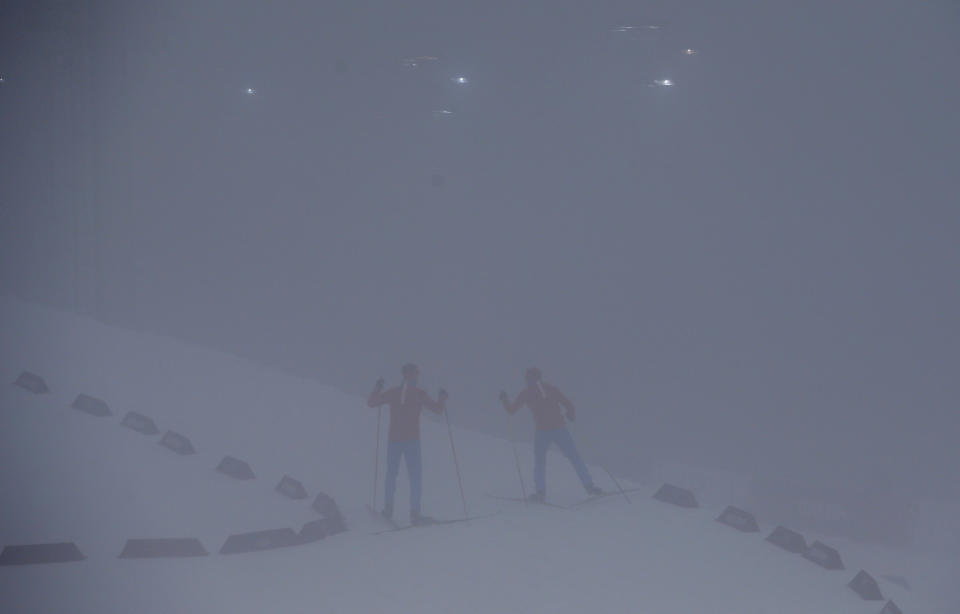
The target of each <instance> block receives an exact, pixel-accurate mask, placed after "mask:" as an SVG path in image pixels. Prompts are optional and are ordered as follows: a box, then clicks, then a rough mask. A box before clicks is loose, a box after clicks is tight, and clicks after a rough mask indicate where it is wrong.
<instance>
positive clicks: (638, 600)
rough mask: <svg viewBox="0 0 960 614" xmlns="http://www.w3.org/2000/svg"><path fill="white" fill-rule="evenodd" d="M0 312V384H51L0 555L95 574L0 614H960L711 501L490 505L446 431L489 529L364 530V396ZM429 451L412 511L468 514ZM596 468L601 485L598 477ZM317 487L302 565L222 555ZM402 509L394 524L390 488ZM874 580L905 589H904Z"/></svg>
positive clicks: (441, 454)
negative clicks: (804, 550) (322, 519)
mask: <svg viewBox="0 0 960 614" xmlns="http://www.w3.org/2000/svg"><path fill="white" fill-rule="evenodd" d="M0 314H2V320H0V324H2V325H0V347H2V348H3V351H2V356H0V380H2V381H4V382H12V381H14V380H15V379H16V377H17V376H18V375H19V373H20V372H21V371H23V370H30V371H34V372H36V373H38V374H40V375H42V376H43V377H45V378H46V380H47V384H48V385H49V386H50V388H51V392H50V393H48V394H45V395H33V394H31V393H29V392H27V391H25V390H22V389H20V388H18V387H16V386H12V385H9V384H5V385H4V386H3V387H2V388H0V391H2V392H0V479H2V488H0V509H2V522H0V545H9V544H21V543H35V542H47V541H75V542H76V543H77V544H78V546H79V547H80V549H81V550H82V551H83V552H84V554H86V555H87V557H88V559H87V560H85V561H82V562H77V563H65V564H58V565H38V566H26V567H0V611H2V612H44V613H46V612H49V613H58V612H64V613H66V612H70V613H76V614H81V613H86V612H89V613H95V612H96V613H104V612H118V613H120V612H123V613H143V614H149V613H158V614H159V613H165V614H166V613H171V612H206V613H213V612H230V613H244V612H251V613H252V612H257V613H263V612H282V613H288V612H289V613H300V612H304V613H305V612H310V613H317V612H321V613H343V612H365V613H366V612H371V613H373V612H391V613H397V612H418V613H434V612H524V613H534V612H544V613H547V612H549V613H554V614H562V613H566V612H576V613H578V614H581V613H583V612H588V611H601V612H606V611H611V612H613V611H616V612H650V613H657V614H669V613H685V614H686V613H693V612H723V613H726V612H729V613H731V614H732V613H753V614H792V613H797V614H799V613H803V614H814V613H816V614H821V613H825V612H831V613H851V614H854V613H856V614H861V613H862V614H867V613H876V612H879V610H880V608H881V605H882V604H878V603H876V602H873V603H870V602H864V601H861V600H860V599H859V598H858V597H857V596H856V595H855V594H854V593H853V592H852V591H850V590H849V589H847V588H846V586H845V585H846V583H847V582H848V581H849V580H850V579H851V578H852V577H853V576H854V575H855V574H856V572H857V571H858V570H859V569H860V568H861V567H863V568H865V569H867V570H868V571H870V572H871V573H873V575H874V576H875V577H877V578H878V581H879V582H880V586H881V589H882V590H883V592H884V594H885V596H887V597H889V598H893V599H894V600H895V601H896V602H897V603H898V604H899V605H900V607H901V608H902V609H903V610H904V612H906V613H907V614H913V613H918V612H923V613H934V612H944V613H946V612H948V611H950V610H949V608H950V607H951V606H953V605H956V604H955V603H950V601H949V599H948V597H947V596H946V594H945V593H943V592H938V591H937V590H934V589H935V588H937V585H936V583H935V582H933V581H929V582H926V583H925V578H926V577H928V576H929V577H934V576H936V577H938V578H943V577H945V575H944V574H946V576H949V575H950V573H952V572H950V571H949V570H946V571H944V569H943V562H942V561H939V560H935V559H931V558H918V557H916V556H913V555H910V556H908V555H907V554H906V553H897V552H891V551H889V550H882V549H878V548H865V547H862V546H855V545H853V544H847V543H837V542H836V541H835V540H834V541H833V542H831V541H830V540H826V541H828V543H833V544H834V545H836V546H837V547H838V548H839V549H840V551H841V554H842V556H843V558H844V562H845V563H846V565H847V570H846V571H837V572H831V571H826V570H823V569H821V568H819V567H816V566H815V565H813V564H811V563H810V562H808V561H806V560H804V559H802V558H800V557H799V556H796V555H790V554H788V553H785V552H783V551H780V550H779V549H777V548H774V547H772V546H770V545H769V544H767V543H765V542H764V540H763V537H764V536H765V535H766V534H767V533H769V531H770V529H771V528H772V526H770V524H767V523H764V522H763V519H762V518H761V519H759V520H760V523H761V533H760V534H742V533H739V532H737V531H734V530H732V529H730V528H728V527H726V526H723V525H720V524H719V523H716V522H713V518H715V517H716V516H717V514H718V513H719V511H720V509H722V506H721V507H717V508H714V507H706V508H703V509H698V510H685V509H680V508H676V507H673V506H669V505H665V504H663V503H660V502H657V501H654V500H652V499H651V498H650V495H652V493H653V492H654V490H655V488H656V486H657V485H656V484H645V485H640V486H643V487H645V489H646V490H642V491H640V492H637V493H634V494H633V504H631V505H628V504H626V502H625V501H623V500H622V499H620V498H618V497H610V498H607V499H604V500H602V501H598V502H594V503H592V504H590V505H587V506H583V507H581V508H578V509H576V510H563V509H555V508H544V507H531V508H527V507H525V506H524V505H522V504H519V503H511V502H504V501H498V500H494V499H491V498H489V497H486V496H484V493H486V492H496V493H500V494H504V495H517V494H519V484H518V481H517V473H516V468H515V465H514V457H513V451H512V449H511V447H510V443H509V442H507V441H504V440H501V439H497V438H493V437H491V436H488V435H483V434H480V433H475V432H471V431H467V430H462V429H458V428H454V437H455V441H456V444H457V452H458V455H459V459H460V465H461V468H462V471H463V481H464V485H465V487H466V490H467V498H468V504H469V508H470V512H471V514H475V515H477V514H484V513H489V512H493V511H496V510H502V513H501V514H499V515H497V516H494V517H490V518H485V519H482V520H476V521H473V522H471V523H461V524H454V525H449V526H441V527H431V528H426V529H415V530H410V531H402V532H399V533H389V534H384V535H373V534H372V533H373V532H374V531H377V530H381V529H382V528H383V527H382V525H381V524H380V523H379V522H378V521H377V520H376V519H374V518H372V517H370V515H369V514H368V513H367V512H366V511H365V503H367V502H369V501H370V498H371V488H372V470H373V452H374V442H375V437H374V433H375V432H376V419H377V412H376V410H370V409H368V408H367V407H366V405H365V402H364V400H363V399H359V398H356V397H351V396H347V395H344V394H342V393H339V392H337V391H336V390H332V389H330V388H328V387H325V386H323V385H321V384H318V383H317V382H315V381H310V380H306V379H299V378H294V377H290V376H287V375H283V374H279V373H276V372H272V371H270V370H268V369H265V368H262V367H260V366H258V365H256V364H254V363H251V362H250V361H247V360H243V359H239V358H237V357H234V356H230V355H225V354H222V353H217V352H213V351H210V350H205V349H201V348H197V347H191V346H188V345H185V344H183V343H180V342H176V341H172V340H169V339H165V338H161V337H156V336H152V335H145V334H139V333H134V332H130V331H123V330H117V329H112V328H109V327H106V326H103V325H101V324H98V323H96V322H93V321H91V320H87V319H83V318H79V317H76V316H69V315H65V314H60V313H56V312H53V311H49V310H46V309H43V308H40V307H37V306H33V305H28V304H25V303H21V302H18V301H13V300H7V299H3V300H0ZM377 375H380V374H375V373H373V374H371V380H373V379H374V378H375V377H376V376H377ZM384 375H387V376H389V375H390V374H384ZM318 378H319V379H322V375H318ZM452 392H453V394H454V396H453V399H452V401H453V403H451V411H452V412H454V413H456V412H457V411H460V409H459V408H458V407H457V406H456V403H455V400H456V396H455V395H456V391H452ZM79 393H86V394H90V395H92V396H96V397H100V398H102V399H104V400H105V401H106V402H107V403H108V404H109V405H110V407H111V408H112V409H113V411H114V414H115V415H114V416H112V417H108V418H97V417H93V416H90V415H87V414H84V413H81V412H79V411H76V410H73V409H70V407H69V405H70V403H71V402H72V400H73V398H74V397H75V396H76V395H77V394H79ZM130 410H133V411H138V412H140V413H143V414H146V415H148V416H150V417H152V418H153V419H154V420H155V421H156V422H157V425H158V426H159V428H160V430H161V433H162V432H164V431H165V430H167V429H173V430H176V431H178V432H181V433H183V434H184V435H186V436H188V437H189V438H191V440H192V441H193V444H194V446H195V447H196V449H197V454H196V455H193V456H183V457H181V456H178V455H176V454H173V453H172V452H170V451H168V450H166V449H164V448H162V447H161V446H159V445H157V441H158V440H159V435H158V436H149V437H148V436H145V435H141V434H139V433H136V432H134V431H131V430H129V429H126V428H123V427H121V426H120V424H119V423H120V419H121V418H122V417H123V415H124V414H125V413H126V412H127V411H130ZM521 424H522V427H523V428H529V425H528V423H527V422H526V421H524V422H522V423H521ZM385 426H386V424H385V422H384V427H385ZM519 426H520V424H518V427H519ZM384 432H385V428H384ZM575 434H576V433H575ZM423 445H424V464H425V475H424V477H425V493H424V509H425V511H426V512H428V513H431V514H434V515H437V516H439V517H444V518H454V517H457V516H459V515H461V514H462V508H461V501H460V495H459V491H458V489H457V485H456V475H455V472H454V468H453V462H452V456H451V450H450V443H449V439H448V436H447V430H446V425H445V423H444V422H442V421H439V420H437V419H431V418H427V417H426V416H425V420H424V424H423ZM584 452H585V454H586V456H587V460H588V461H589V452H588V451H586V450H585V451H584ZM520 453H521V460H522V463H523V469H524V474H525V479H526V480H527V484H528V485H529V484H530V482H531V481H532V480H531V477H530V467H531V464H532V452H531V450H530V448H529V447H528V446H526V445H523V446H520ZM226 454H230V455H233V456H237V457H239V458H241V459H243V460H246V461H247V462H249V463H250V464H251V466H252V468H253V470H254V472H255V473H256V475H257V479H256V480H252V481H248V482H240V481H236V480H231V479H230V478H227V477H226V476H223V475H221V474H219V473H217V472H215V471H214V470H213V468H214V467H215V466H216V464H217V463H218V462H219V460H220V458H222V456H223V455H226ZM381 459H382V456H381ZM549 462H550V464H549V474H548V480H549V482H550V495H551V499H553V500H554V501H557V502H562V503H570V502H574V501H577V500H579V499H581V498H582V497H583V493H582V490H581V489H580V487H579V485H578V483H577V481H576V477H575V475H574V473H573V471H572V469H571V468H570V467H569V465H568V464H567V463H566V461H565V460H564V459H562V458H560V457H559V456H554V457H552V458H551V459H550V461H549ZM592 471H593V472H594V476H595V478H596V479H597V481H598V483H600V484H601V485H602V486H603V487H604V488H606V489H611V488H612V484H611V483H610V482H609V480H608V479H607V477H606V475H605V474H604V473H603V471H602V470H600V469H599V468H596V467H594V468H593V469H592ZM284 474H289V475H291V476H293V477H295V478H297V479H300V480H301V481H303V482H304V484H305V486H306V487H307V489H308V491H309V492H310V494H311V499H307V500H306V501H292V500H289V499H285V498H283V497H281V496H280V495H278V494H277V493H275V492H273V488H274V486H275V485H276V483H277V482H278V481H279V479H280V478H281V477H282V476H283V475H284ZM380 475H381V485H382V469H381V472H380ZM625 486H638V485H637V484H630V483H625ZM528 487H529V486H528ZM318 491H323V492H326V493H328V494H330V495H331V496H333V497H334V498H335V499H336V500H337V501H338V503H339V504H340V506H341V508H342V510H343V511H344V513H345V515H346V517H347V521H348V523H349V525H350V531H348V532H347V533H343V534H340V535H337V536H334V537H331V538H327V539H325V540H323V541H320V542H317V543H314V544H309V545H304V546H299V547H295V548H284V549H278V550H274V551H268V552H259V553H254V554H244V555H231V556H220V555H217V554H215V553H216V551H217V550H219V548H220V546H221V545H222V543H223V541H224V539H225V538H226V537H227V535H229V534H231V533H234V532H241V531H252V530H258V529H268V528H276V527H287V526H289V527H293V528H295V529H298V528H299V527H300V526H301V525H302V524H303V523H304V522H307V521H309V520H312V519H314V518H316V517H317V515H316V514H315V513H314V512H313V511H312V510H311V509H310V507H309V503H310V501H311V500H312V496H313V495H315V494H316V493H317V492H318ZM398 495H399V500H398V502H397V509H399V510H403V509H405V507H406V500H405V496H406V478H405V475H403V473H401V479H400V486H399V488H398ZM377 497H378V499H379V498H380V497H382V494H381V492H378V493H377ZM730 503H732V504H736V503H737V502H736V501H731V502H730ZM400 519H401V520H403V521H405V520H406V518H405V515H403V514H401V515H400ZM133 537H198V538H200V540H201V541H202V542H203V544H204V545H205V546H206V548H207V550H208V551H210V552H211V556H207V557H201V558H191V559H153V560H126V559H118V558H117V555H118V554H119V552H120V551H121V549H122V547H123V544H124V542H125V540H126V539H127V538H133ZM808 537H809V538H810V539H811V540H812V539H814V538H816V537H817V536H812V535H811V536H808ZM911 556H912V558H910V557H911ZM954 571H955V570H954ZM881 574H895V575H906V576H907V577H908V580H909V581H910V582H911V585H912V591H909V590H907V589H906V588H904V587H901V586H898V585H896V584H895V583H892V582H889V581H886V580H883V579H880V577H879V576H880V575H881ZM937 574H939V576H938V575H937Z"/></svg>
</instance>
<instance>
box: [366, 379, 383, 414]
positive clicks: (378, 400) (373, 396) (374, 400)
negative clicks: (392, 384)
mask: <svg viewBox="0 0 960 614" xmlns="http://www.w3.org/2000/svg"><path fill="white" fill-rule="evenodd" d="M386 402H387V393H385V392H384V391H383V378H382V377H381V378H380V379H378V380H377V383H376V384H375V385H374V387H373V391H372V392H371V393H370V398H368V399H367V406H368V407H380V406H381V405H383V404H384V403H386Z"/></svg>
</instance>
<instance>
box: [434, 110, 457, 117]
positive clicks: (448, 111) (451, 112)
mask: <svg viewBox="0 0 960 614" xmlns="http://www.w3.org/2000/svg"><path fill="white" fill-rule="evenodd" d="M433 114H434V115H438V116H440V117H444V116H447V115H453V111H450V110H449V109H439V110H437V111H434V112H433Z"/></svg>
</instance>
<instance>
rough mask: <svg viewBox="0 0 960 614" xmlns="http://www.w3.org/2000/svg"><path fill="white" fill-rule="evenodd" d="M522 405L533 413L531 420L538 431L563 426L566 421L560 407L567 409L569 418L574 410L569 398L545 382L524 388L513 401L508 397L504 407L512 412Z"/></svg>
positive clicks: (571, 417) (572, 415)
mask: <svg viewBox="0 0 960 614" xmlns="http://www.w3.org/2000/svg"><path fill="white" fill-rule="evenodd" d="M524 405H526V406H527V407H529V408H530V412H531V413H533V422H534V424H536V426H537V430H538V431H552V430H554V429H559V428H563V427H565V426H566V425H567V422H566V421H565V420H564V419H563V411H562V409H566V410H567V415H568V416H569V417H570V419H571V420H572V419H573V417H574V412H575V410H574V408H573V403H571V402H570V399H568V398H567V397H565V396H563V393H562V392H560V390H558V389H557V387H556V386H551V385H550V384H547V383H545V382H540V386H539V387H534V388H525V389H524V390H522V391H521V392H520V394H518V395H517V400H516V401H514V402H513V403H511V402H510V401H509V399H508V400H507V402H506V404H505V407H506V410H507V411H508V412H510V413H511V414H514V413H516V412H517V411H518V410H519V409H520V408H521V407H523V406H524Z"/></svg>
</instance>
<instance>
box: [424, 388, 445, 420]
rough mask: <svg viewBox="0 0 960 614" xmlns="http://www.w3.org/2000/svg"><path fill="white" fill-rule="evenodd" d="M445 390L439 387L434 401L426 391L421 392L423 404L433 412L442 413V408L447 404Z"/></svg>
mask: <svg viewBox="0 0 960 614" xmlns="http://www.w3.org/2000/svg"><path fill="white" fill-rule="evenodd" d="M447 396H448V395H447V391H446V390H444V389H443V388H441V389H440V392H439V394H438V395H437V399H438V400H436V401H434V400H433V399H431V398H430V395H429V394H428V393H426V392H424V393H423V406H424V407H426V408H427V409H429V410H430V411H432V412H433V413H435V414H442V413H443V410H444V409H446V406H447Z"/></svg>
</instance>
